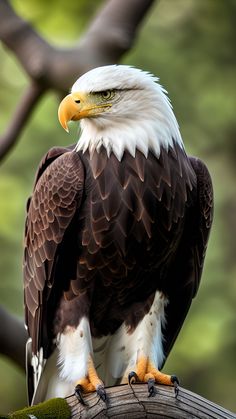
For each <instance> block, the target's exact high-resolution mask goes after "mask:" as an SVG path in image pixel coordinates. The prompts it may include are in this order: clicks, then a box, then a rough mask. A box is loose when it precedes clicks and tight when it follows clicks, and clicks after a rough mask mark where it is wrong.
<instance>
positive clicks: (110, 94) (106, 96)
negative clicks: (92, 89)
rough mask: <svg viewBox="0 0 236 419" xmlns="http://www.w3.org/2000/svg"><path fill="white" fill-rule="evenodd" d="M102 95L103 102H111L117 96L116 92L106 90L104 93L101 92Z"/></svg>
mask: <svg viewBox="0 0 236 419" xmlns="http://www.w3.org/2000/svg"><path fill="white" fill-rule="evenodd" d="M100 95H101V97H102V99H103V100H109V99H112V98H113V97H114V96H115V92H114V90H104V92H100Z"/></svg>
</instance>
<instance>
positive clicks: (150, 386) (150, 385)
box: [147, 378, 156, 397]
mask: <svg viewBox="0 0 236 419" xmlns="http://www.w3.org/2000/svg"><path fill="white" fill-rule="evenodd" d="M147 384H148V393H149V394H148V397H153V396H155V394H156V388H155V380H154V378H149V380H148V382H147Z"/></svg>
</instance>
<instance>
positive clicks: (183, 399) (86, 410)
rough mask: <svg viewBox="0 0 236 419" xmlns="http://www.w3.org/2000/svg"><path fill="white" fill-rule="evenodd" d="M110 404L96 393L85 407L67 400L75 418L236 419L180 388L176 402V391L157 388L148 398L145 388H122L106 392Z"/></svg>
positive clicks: (86, 401) (222, 409)
mask: <svg viewBox="0 0 236 419" xmlns="http://www.w3.org/2000/svg"><path fill="white" fill-rule="evenodd" d="M106 393H107V403H104V402H103V401H102V400H101V399H99V398H98V397H97V395H96V394H95V393H91V394H88V395H86V396H85V397H84V400H85V403H86V406H83V405H81V403H80V402H78V400H77V399H76V397H75V396H71V397H70V398H68V400H67V401H68V403H69V405H70V407H71V409H72V418H73V419H77V418H81V419H83V418H86V419H92V418H95V417H96V418H99V419H102V418H107V417H109V418H118V417H119V418H133V419H138V418H153V417H159V418H167V417H168V418H175V419H176V418H179V419H185V418H186V419H189V418H201V419H203V418H204V419H206V418H217V419H221V418H227V419H232V418H234V419H235V418H236V415H235V414H233V413H231V412H229V411H228V410H226V409H224V408H223V407H221V406H218V405H216V404H215V403H212V402H210V401H209V400H206V399H204V398H203V397H201V396H199V395H197V394H194V393H192V392H191V391H188V390H185V389H184V388H182V387H181V388H180V390H179V394H178V397H177V398H175V394H174V389H173V388H171V387H168V386H160V385H156V394H155V395H154V397H148V392H147V385H146V384H134V385H133V386H132V387H130V386H129V385H120V386H116V387H109V388H107V389H106Z"/></svg>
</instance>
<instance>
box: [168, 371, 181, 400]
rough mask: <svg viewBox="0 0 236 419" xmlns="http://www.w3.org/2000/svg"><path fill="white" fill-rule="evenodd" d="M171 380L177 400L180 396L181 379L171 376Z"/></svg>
mask: <svg viewBox="0 0 236 419" xmlns="http://www.w3.org/2000/svg"><path fill="white" fill-rule="evenodd" d="M170 379H171V382H172V384H173V386H174V389H175V398H176V399H177V397H178V394H179V379H178V378H177V377H176V375H171V377H170Z"/></svg>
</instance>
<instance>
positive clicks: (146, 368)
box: [128, 356, 179, 397]
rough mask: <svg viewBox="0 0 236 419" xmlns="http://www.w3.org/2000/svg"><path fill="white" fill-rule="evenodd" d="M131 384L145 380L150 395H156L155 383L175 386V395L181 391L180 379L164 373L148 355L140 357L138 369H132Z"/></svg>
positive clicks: (129, 380) (129, 377)
mask: <svg viewBox="0 0 236 419" xmlns="http://www.w3.org/2000/svg"><path fill="white" fill-rule="evenodd" d="M128 382H129V384H134V383H136V382H141V383H142V382H145V383H147V384H148V392H149V397H150V396H154V395H155V383H158V384H164V385H168V386H174V390H175V397H177V396H178V392H179V380H178V378H177V377H176V376H175V375H168V374H163V373H162V372H161V371H159V370H158V369H157V368H156V367H155V366H154V364H153V363H152V362H150V361H149V359H148V357H145V356H141V357H139V359H138V361H137V364H136V371H131V372H130V373H129V374H128Z"/></svg>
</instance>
